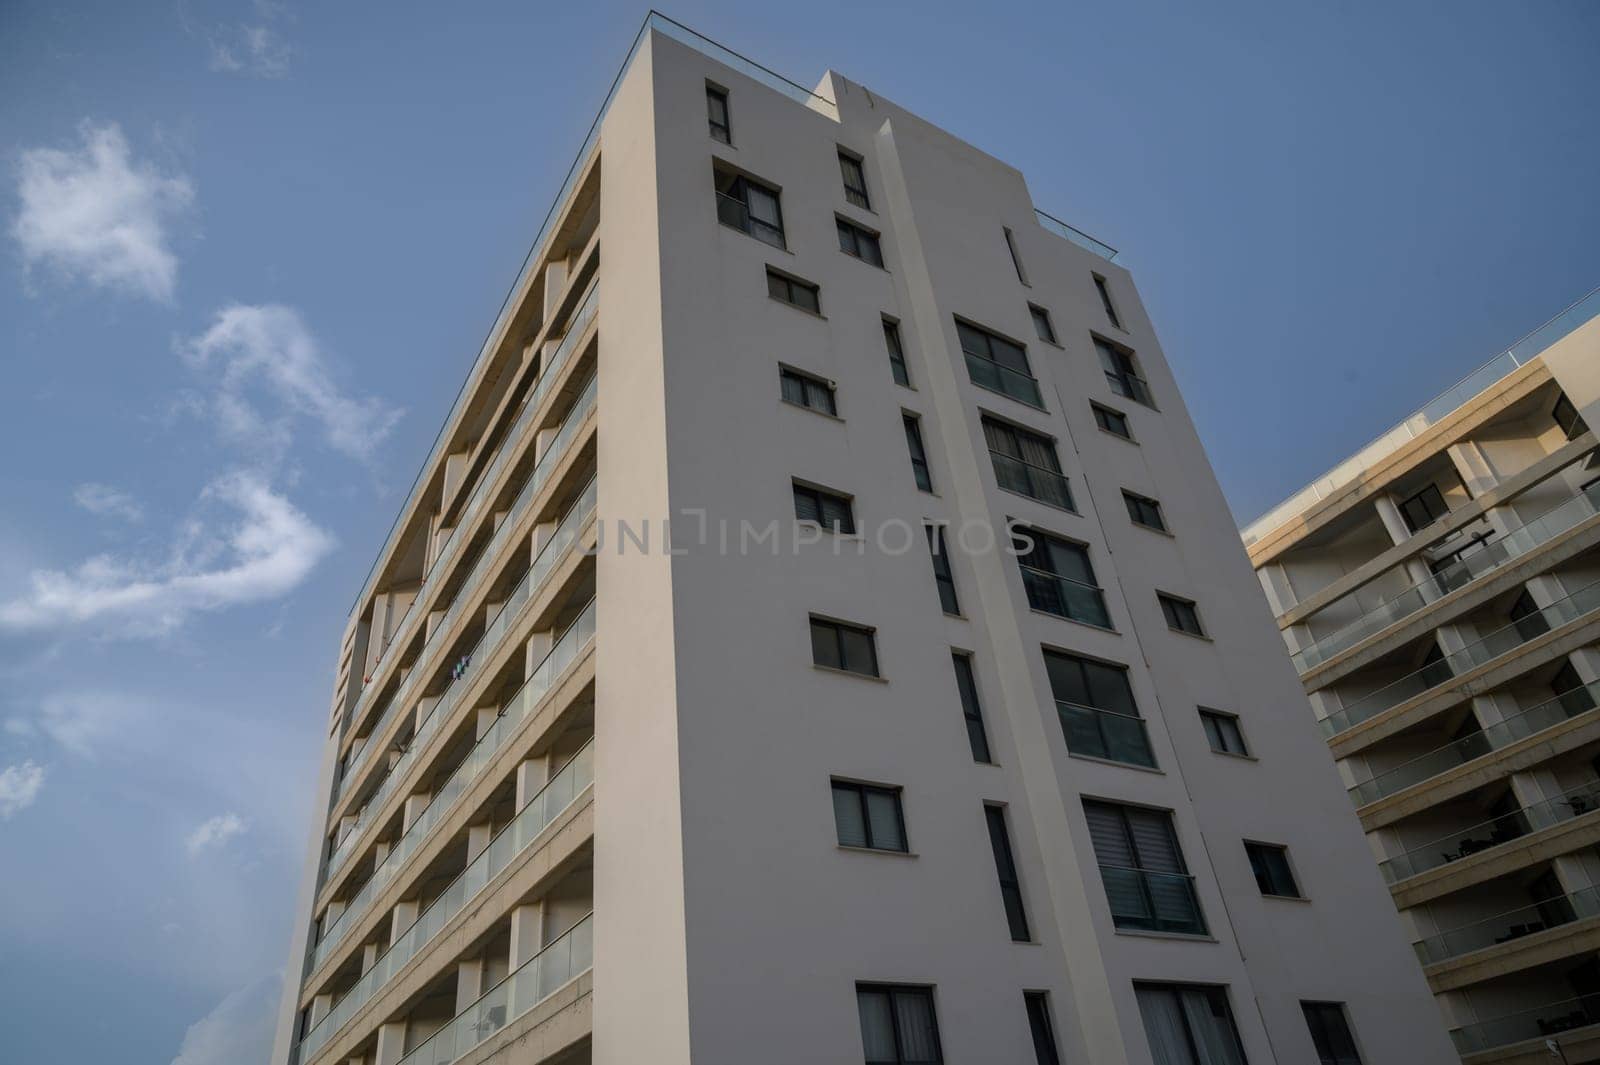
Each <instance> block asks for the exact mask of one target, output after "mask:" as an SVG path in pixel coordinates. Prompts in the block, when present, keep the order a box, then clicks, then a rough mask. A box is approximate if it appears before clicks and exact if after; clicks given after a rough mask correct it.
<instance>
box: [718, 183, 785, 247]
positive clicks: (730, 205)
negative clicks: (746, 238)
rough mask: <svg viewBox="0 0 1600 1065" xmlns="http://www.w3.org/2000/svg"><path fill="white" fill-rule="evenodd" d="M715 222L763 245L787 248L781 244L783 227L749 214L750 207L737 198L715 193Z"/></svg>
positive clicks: (723, 193)
mask: <svg viewBox="0 0 1600 1065" xmlns="http://www.w3.org/2000/svg"><path fill="white" fill-rule="evenodd" d="M717 221H719V222H721V223H722V224H723V225H725V226H728V227H730V228H732V229H737V230H738V231H739V232H741V233H748V234H749V235H750V236H752V237H755V238H756V239H757V240H759V241H761V242H762V243H763V244H770V245H772V246H773V247H774V248H786V247H787V245H786V244H784V242H783V227H781V226H775V225H773V224H772V223H771V222H767V221H764V220H762V219H760V218H757V217H756V216H755V215H753V214H751V213H750V206H749V205H748V204H747V203H745V202H744V201H743V200H741V199H739V198H738V197H737V196H729V195H728V194H727V193H725V192H719V193H717Z"/></svg>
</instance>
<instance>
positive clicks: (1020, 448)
mask: <svg viewBox="0 0 1600 1065" xmlns="http://www.w3.org/2000/svg"><path fill="white" fill-rule="evenodd" d="M983 439H984V443H985V444H987V445H988V447H989V461H990V463H991V464H992V465H993V466H994V479H995V481H996V483H998V484H999V485H1000V487H1001V488H1004V489H1005V490H1006V491H1008V492H1016V493H1017V494H1018V495H1025V496H1028V497H1029V498H1030V499H1037V500H1038V501H1039V502H1041V503H1048V504H1050V505H1051V506H1052V507H1060V508H1061V509H1062V510H1071V509H1073V507H1072V490H1071V488H1070V487H1069V486H1068V485H1067V479H1066V477H1064V476H1062V473H1061V463H1060V461H1059V460H1057V458H1056V443H1055V441H1054V440H1051V439H1050V438H1049V437H1048V436H1040V435H1039V434H1038V433H1033V432H1029V431H1028V430H1026V429H1024V428H1022V427H1021V426H1018V425H1012V424H1011V423H1010V422H1003V421H1000V420H999V419H998V418H991V417H989V416H988V415H987V414H986V415H984V416H983Z"/></svg>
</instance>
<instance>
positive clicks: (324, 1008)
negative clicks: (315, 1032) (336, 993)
mask: <svg viewBox="0 0 1600 1065" xmlns="http://www.w3.org/2000/svg"><path fill="white" fill-rule="evenodd" d="M331 1009H333V995H332V994H326V995H318V996H317V997H316V998H314V999H312V1000H311V1028H315V1027H316V1026H317V1025H318V1024H320V1023H321V1022H322V1018H324V1017H326V1016H327V1015H328V1011H329V1010H331ZM309 1030H310V1029H309V1028H308V1029H307V1031H309Z"/></svg>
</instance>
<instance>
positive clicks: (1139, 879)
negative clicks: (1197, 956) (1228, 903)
mask: <svg viewBox="0 0 1600 1065" xmlns="http://www.w3.org/2000/svg"><path fill="white" fill-rule="evenodd" d="M1100 876H1101V878H1102V879H1104V880H1105V885H1106V898H1107V900H1108V901H1109V902H1110V903H1111V921H1112V923H1113V924H1114V925H1116V927H1118V928H1120V929H1124V930H1133V931H1139V932H1168V933H1175V934H1178V935H1190V936H1203V935H1206V934H1207V929H1206V920H1205V917H1204V915H1202V914H1201V912H1200V898H1199V896H1198V895H1196V894H1195V890H1194V877H1192V876H1189V875H1188V874H1186V873H1157V872H1152V871H1150V870H1148V869H1130V868H1127V867H1126V866H1117V865H1102V866H1101V867H1100Z"/></svg>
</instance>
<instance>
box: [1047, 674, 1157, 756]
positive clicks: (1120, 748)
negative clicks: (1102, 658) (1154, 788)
mask: <svg viewBox="0 0 1600 1065" xmlns="http://www.w3.org/2000/svg"><path fill="white" fill-rule="evenodd" d="M1044 668H1045V673H1046V674H1048V676H1049V678H1050V694H1051V695H1052V696H1053V697H1054V698H1055V702H1056V714H1057V715H1058V716H1059V717H1060V718H1061V731H1062V733H1063V734H1064V735H1065V736H1066V740H1067V750H1068V751H1071V752H1072V753H1073V754H1077V755H1087V756H1088V757H1090V758H1104V759H1107V760H1108V761H1112V762H1125V763H1127V764H1129V765H1140V766H1145V767H1146V768H1154V767H1155V764H1156V759H1155V755H1153V754H1152V753H1151V752H1150V737H1149V735H1148V733H1147V732H1146V730H1145V724H1144V719H1143V718H1142V717H1140V716H1139V706H1138V704H1137V703H1135V702H1134V699H1133V687H1132V686H1131V685H1130V684H1129V683H1128V671H1127V669H1126V668H1124V667H1122V666H1115V665H1112V664H1110V663H1109V662H1097V661H1095V660H1094V659H1092V658H1080V657H1079V656H1077V655H1069V654H1066V653H1065V652H1062V651H1045V653H1044Z"/></svg>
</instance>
